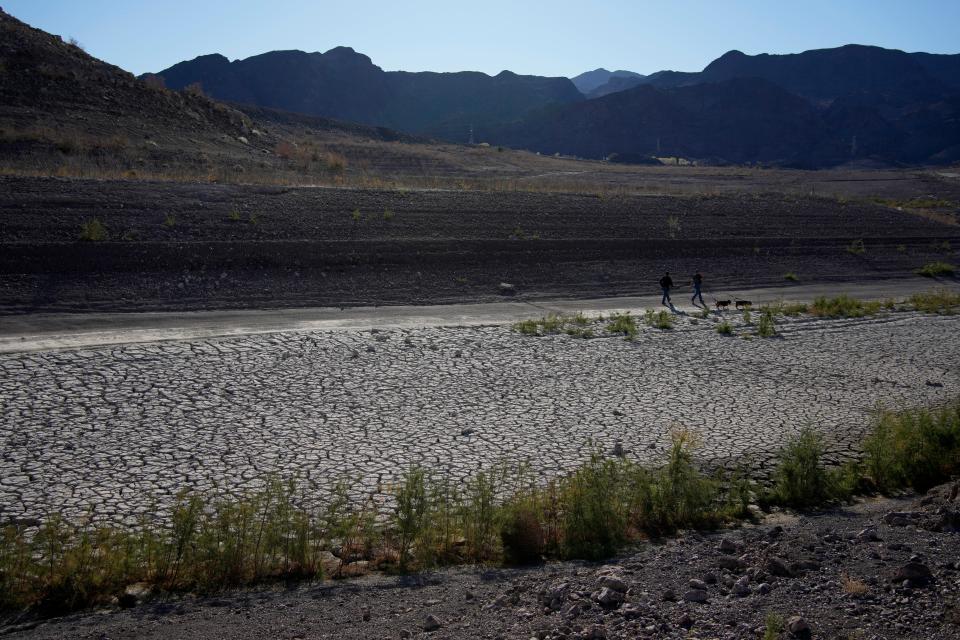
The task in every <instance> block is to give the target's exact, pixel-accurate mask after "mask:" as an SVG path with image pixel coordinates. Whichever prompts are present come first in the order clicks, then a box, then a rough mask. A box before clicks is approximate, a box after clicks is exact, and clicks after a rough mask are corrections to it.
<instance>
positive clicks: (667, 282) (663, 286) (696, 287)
mask: <svg viewBox="0 0 960 640" xmlns="http://www.w3.org/2000/svg"><path fill="white" fill-rule="evenodd" d="M672 288H673V278H671V277H670V272H669V271H667V272H666V273H664V274H663V277H662V278H660V290H661V291H663V297H662V298H661V299H660V304H662V305H663V306H665V307H671V308H672V307H673V302H672V301H671V300H670V289H672ZM702 289H703V276H702V275H700V272H699V271H697V272H696V273H695V274H693V297H692V298H690V302H692V303H693V304H694V306H696V305H697V302H696V301H697V298H699V299H700V304H702V305H703V306H704V307H706V306H707V303H706V302H704V301H703V293H701V290H702Z"/></svg>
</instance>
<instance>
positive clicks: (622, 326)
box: [607, 311, 638, 340]
mask: <svg viewBox="0 0 960 640" xmlns="http://www.w3.org/2000/svg"><path fill="white" fill-rule="evenodd" d="M607 331H609V332H610V333H616V334H621V335H624V336H626V338H627V340H633V339H634V338H636V337H637V333H638V330H637V323H636V321H635V320H634V318H633V316H631V315H630V312H629V311H627V312H625V313H615V314H613V315H612V316H610V321H609V322H608V323H607Z"/></svg>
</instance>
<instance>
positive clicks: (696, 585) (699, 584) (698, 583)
mask: <svg viewBox="0 0 960 640" xmlns="http://www.w3.org/2000/svg"><path fill="white" fill-rule="evenodd" d="M687 586H689V587H690V588H691V589H694V590H698V591H706V590H707V583H706V582H704V581H703V580H697V579H696V578H694V579H693V580H691V581H690V582H689V583H687Z"/></svg>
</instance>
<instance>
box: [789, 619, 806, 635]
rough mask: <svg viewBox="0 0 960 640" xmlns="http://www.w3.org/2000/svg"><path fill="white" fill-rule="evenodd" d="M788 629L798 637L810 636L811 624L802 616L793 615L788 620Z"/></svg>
mask: <svg viewBox="0 0 960 640" xmlns="http://www.w3.org/2000/svg"><path fill="white" fill-rule="evenodd" d="M787 631H789V632H790V633H792V634H793V635H795V636H797V637H798V638H809V637H810V625H809V624H807V621H806V620H804V619H803V618H801V617H800V616H793V617H792V618H790V619H789V620H787Z"/></svg>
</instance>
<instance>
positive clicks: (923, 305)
mask: <svg viewBox="0 0 960 640" xmlns="http://www.w3.org/2000/svg"><path fill="white" fill-rule="evenodd" d="M908 302H909V303H910V305H911V306H913V308H914V310H916V311H922V312H923V313H938V314H942V315H947V314H951V313H953V312H954V310H955V309H956V308H957V307H958V306H960V294H956V293H953V292H951V291H948V290H946V289H939V290H937V291H925V292H923V293H915V294H913V295H912V296H910V300H909V301H908Z"/></svg>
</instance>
